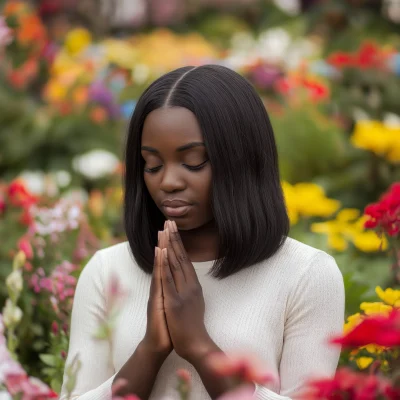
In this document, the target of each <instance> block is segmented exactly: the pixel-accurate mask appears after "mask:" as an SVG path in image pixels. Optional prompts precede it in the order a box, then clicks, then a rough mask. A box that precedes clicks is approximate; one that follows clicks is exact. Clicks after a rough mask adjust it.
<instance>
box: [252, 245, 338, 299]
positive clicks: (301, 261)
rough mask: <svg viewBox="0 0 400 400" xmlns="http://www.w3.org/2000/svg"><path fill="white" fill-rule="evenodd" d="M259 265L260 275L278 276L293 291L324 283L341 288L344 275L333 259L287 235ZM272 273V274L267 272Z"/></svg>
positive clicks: (336, 288) (324, 285) (321, 285)
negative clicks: (275, 249) (270, 255)
mask: <svg viewBox="0 0 400 400" xmlns="http://www.w3.org/2000/svg"><path fill="white" fill-rule="evenodd" d="M260 266H261V267H262V268H258V271H259V273H260V274H264V273H265V272H267V274H268V275H269V276H271V275H272V276H274V277H275V279H277V278H276V277H277V276H279V278H278V279H279V281H280V282H282V284H283V285H284V286H285V287H286V288H287V289H288V291H289V293H290V292H291V293H294V292H296V291H297V290H299V288H303V289H304V288H305V287H307V288H309V289H310V290H312V289H316V288H318V289H320V288H325V287H327V286H329V287H331V288H333V287H335V290H336V291H337V292H341V291H343V286H344V285H343V276H342V273H341V271H340V270H339V267H338V266H337V263H336V261H335V259H334V258H333V257H332V256H331V255H329V254H328V253H326V252H325V251H322V250H319V249H317V248H315V247H312V246H309V245H307V244H305V243H302V242H300V241H298V240H295V239H292V238H290V237H287V238H286V240H285V242H284V243H283V244H282V246H281V247H280V249H279V250H278V251H277V252H276V253H275V254H274V255H273V256H272V257H270V258H269V259H267V260H265V261H264V262H262V263H261V265H260ZM270 274H271V275H270Z"/></svg>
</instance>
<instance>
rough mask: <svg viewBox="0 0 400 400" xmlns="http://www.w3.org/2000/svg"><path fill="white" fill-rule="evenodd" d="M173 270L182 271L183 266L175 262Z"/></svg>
mask: <svg viewBox="0 0 400 400" xmlns="http://www.w3.org/2000/svg"><path fill="white" fill-rule="evenodd" d="M172 268H173V269H174V271H180V270H181V265H180V264H179V263H178V262H175V263H173V264H172Z"/></svg>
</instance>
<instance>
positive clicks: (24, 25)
mask: <svg viewBox="0 0 400 400" xmlns="http://www.w3.org/2000/svg"><path fill="white" fill-rule="evenodd" d="M19 23H20V25H19V29H18V31H17V39H18V41H19V42H21V44H22V45H24V46H28V45H30V44H41V43H43V42H44V41H45V40H46V38H47V33H46V29H45V27H44V26H43V24H42V22H41V20H40V19H39V17H38V16H37V15H34V14H28V15H21V18H20V21H19Z"/></svg>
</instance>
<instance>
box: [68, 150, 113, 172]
mask: <svg viewBox="0 0 400 400" xmlns="http://www.w3.org/2000/svg"><path fill="white" fill-rule="evenodd" d="M118 163H119V161H118V158H117V157H116V156H115V155H114V154H112V153H110V152H109V151H105V150H92V151H90V152H88V153H85V154H83V155H81V156H78V157H75V158H74V159H73V161H72V166H73V168H74V170H75V171H77V172H79V173H81V174H82V175H84V176H86V177H87V178H91V179H98V178H101V177H103V176H106V175H109V174H111V173H113V172H114V171H115V169H116V168H117V166H118Z"/></svg>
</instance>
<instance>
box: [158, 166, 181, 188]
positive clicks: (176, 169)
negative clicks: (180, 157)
mask: <svg viewBox="0 0 400 400" xmlns="http://www.w3.org/2000/svg"><path fill="white" fill-rule="evenodd" d="M162 174H163V175H162V178H161V184H160V189H161V190H162V191H164V192H166V193H173V192H179V191H182V190H184V189H185V188H186V182H185V180H184V178H183V176H182V174H181V173H180V166H178V165H164V168H163V169H162Z"/></svg>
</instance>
